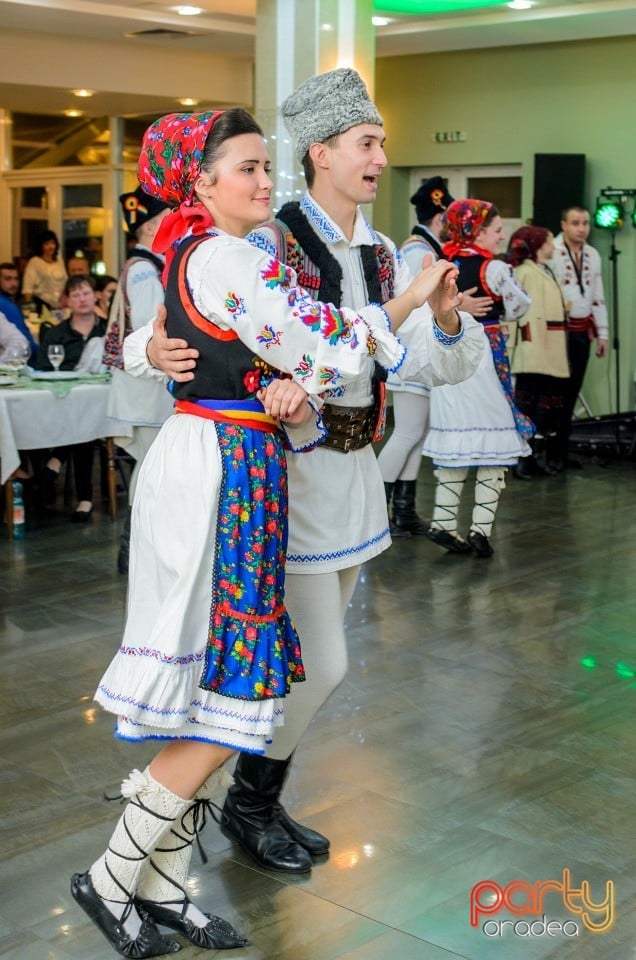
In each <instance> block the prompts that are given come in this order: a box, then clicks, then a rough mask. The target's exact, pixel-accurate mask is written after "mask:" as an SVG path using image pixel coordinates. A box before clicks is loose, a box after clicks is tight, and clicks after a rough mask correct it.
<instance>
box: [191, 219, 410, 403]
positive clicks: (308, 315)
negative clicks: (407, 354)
mask: <svg viewBox="0 0 636 960" xmlns="http://www.w3.org/2000/svg"><path fill="white" fill-rule="evenodd" d="M188 282H189V283H190V285H191V289H192V295H193V299H194V302H195V305H196V307H197V309H198V310H199V311H200V312H201V313H202V314H203V316H205V317H208V318H209V319H210V320H212V321H213V322H214V323H216V324H217V325H219V326H221V327H224V328H227V329H234V330H235V331H236V332H237V333H238V335H239V337H240V338H241V340H242V341H243V343H245V344H246V345H247V346H249V347H251V348H252V349H253V350H254V352H255V353H256V354H257V355H258V356H260V357H262V359H264V360H266V361H267V363H268V364H269V365H270V366H272V367H274V368H276V369H278V370H282V371H283V372H285V373H289V374H291V376H293V377H294V379H295V380H296V381H297V382H298V383H300V384H301V385H302V386H303V387H304V388H305V389H306V390H307V392H309V393H319V392H321V391H322V390H325V389H327V388H329V387H332V386H333V385H335V384H337V383H338V382H339V381H340V380H341V379H343V378H344V379H351V378H355V377H356V376H358V375H359V374H360V372H361V371H362V370H363V368H364V367H365V365H366V361H367V357H368V356H369V355H371V356H374V357H375V358H376V359H377V360H378V361H379V362H380V363H382V364H383V365H385V366H387V367H388V368H390V367H393V366H395V365H396V364H397V363H398V362H399V360H400V359H401V357H402V354H403V350H402V348H401V346H400V344H399V342H398V341H397V340H396V338H395V337H394V336H393V334H392V333H390V331H389V330H388V329H387V325H386V318H385V317H384V315H383V314H384V311H382V310H380V309H378V308H373V307H367V308H365V309H364V310H363V311H361V312H360V313H359V314H358V313H356V312H355V311H353V310H347V309H340V310H339V309H337V308H336V307H334V306H333V304H327V303H321V302H320V301H316V300H313V299H312V298H311V297H310V295H309V294H308V293H307V292H306V291H305V290H303V288H302V287H299V286H297V284H296V274H295V273H294V271H293V270H292V269H291V267H287V266H285V265H284V264H282V263H281V262H280V261H279V260H276V259H275V258H274V257H271V256H270V255H268V253H267V252H263V251H261V250H258V249H256V248H254V247H253V246H252V245H251V244H249V243H246V242H245V241H243V240H239V239H237V238H233V237H216V238H213V239H211V240H210V241H209V242H206V243H203V244H201V246H200V247H199V248H198V249H197V250H196V251H195V252H194V253H193V255H192V257H191V259H190V263H189V266H188Z"/></svg>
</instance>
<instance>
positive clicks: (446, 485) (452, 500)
mask: <svg viewBox="0 0 636 960" xmlns="http://www.w3.org/2000/svg"><path fill="white" fill-rule="evenodd" d="M435 476H436V477H437V486H436V488H435V506H434V508H433V520H432V526H434V527H435V528H436V529H437V530H446V531H447V532H448V533H457V514H458V512H459V501H460V500H461V496H462V488H463V486H464V482H465V480H466V477H467V476H468V467H438V468H437V470H435Z"/></svg>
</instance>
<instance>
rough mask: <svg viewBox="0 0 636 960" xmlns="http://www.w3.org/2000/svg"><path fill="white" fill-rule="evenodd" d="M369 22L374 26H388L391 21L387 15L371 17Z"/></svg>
mask: <svg viewBox="0 0 636 960" xmlns="http://www.w3.org/2000/svg"><path fill="white" fill-rule="evenodd" d="M371 23H372V24H373V26H374V27H388V25H389V24H390V23H391V21H390V20H389V18H388V17H371Z"/></svg>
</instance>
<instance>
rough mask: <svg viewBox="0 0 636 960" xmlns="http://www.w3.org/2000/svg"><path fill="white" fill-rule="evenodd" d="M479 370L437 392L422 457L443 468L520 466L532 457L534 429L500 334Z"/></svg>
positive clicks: (493, 333) (491, 335)
mask: <svg viewBox="0 0 636 960" xmlns="http://www.w3.org/2000/svg"><path fill="white" fill-rule="evenodd" d="M485 332H486V334H487V337H488V343H487V344H486V348H485V350H484V352H483V354H482V358H481V360H480V363H479V366H478V367H477V370H476V371H475V373H474V374H473V375H472V377H469V379H468V380H463V381H462V382H461V383H454V384H445V385H444V386H441V387H435V388H434V389H433V390H432V391H431V410H430V428H429V432H428V434H427V436H426V439H425V441H424V446H423V449H422V453H423V455H424V456H425V457H430V458H431V459H432V461H433V463H434V464H435V465H436V466H440V467H498V466H504V467H506V466H514V465H515V464H516V463H517V461H518V460H519V458H520V457H528V456H530V454H531V452H532V451H531V449H530V446H529V445H528V443H527V440H528V439H529V438H530V437H532V435H533V433H534V425H533V424H532V423H531V421H530V420H529V419H528V418H527V417H526V416H524V415H523V414H522V413H521V412H520V411H519V410H518V409H517V407H516V406H515V403H514V399H513V396H512V384H511V382H510V366H509V363H508V357H507V354H506V351H505V346H504V342H503V338H502V336H501V334H500V332H499V330H498V328H497V329H495V330H493V329H490V328H488V327H487V328H486V330H485Z"/></svg>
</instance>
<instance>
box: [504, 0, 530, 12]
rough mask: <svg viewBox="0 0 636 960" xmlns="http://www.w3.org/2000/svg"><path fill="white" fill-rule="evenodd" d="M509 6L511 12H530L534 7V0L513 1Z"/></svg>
mask: <svg viewBox="0 0 636 960" xmlns="http://www.w3.org/2000/svg"><path fill="white" fill-rule="evenodd" d="M508 6H509V7H510V9H511V10H529V9H530V7H532V6H533V0H511V2H510V3H509V4H508Z"/></svg>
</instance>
